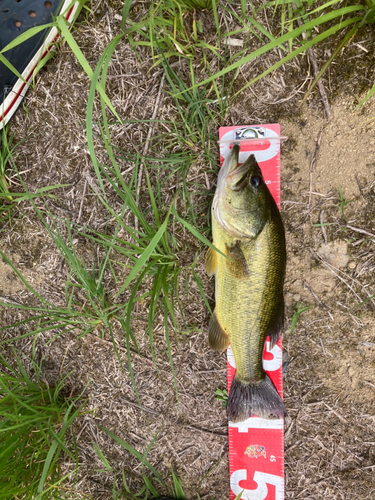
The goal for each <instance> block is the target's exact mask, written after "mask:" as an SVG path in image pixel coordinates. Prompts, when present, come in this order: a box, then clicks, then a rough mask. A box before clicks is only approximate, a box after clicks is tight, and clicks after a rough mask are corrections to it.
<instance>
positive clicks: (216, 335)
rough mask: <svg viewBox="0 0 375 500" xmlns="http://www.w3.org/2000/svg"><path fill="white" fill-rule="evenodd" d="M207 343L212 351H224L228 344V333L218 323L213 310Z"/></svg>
mask: <svg viewBox="0 0 375 500" xmlns="http://www.w3.org/2000/svg"><path fill="white" fill-rule="evenodd" d="M208 343H209V344H210V347H211V349H213V350H214V351H225V349H226V348H227V347H228V344H229V338H228V335H227V333H226V332H225V331H224V329H223V328H222V326H221V325H220V323H219V321H218V319H217V317H216V314H215V312H214V314H213V316H212V318H211V322H210V326H209V327H208Z"/></svg>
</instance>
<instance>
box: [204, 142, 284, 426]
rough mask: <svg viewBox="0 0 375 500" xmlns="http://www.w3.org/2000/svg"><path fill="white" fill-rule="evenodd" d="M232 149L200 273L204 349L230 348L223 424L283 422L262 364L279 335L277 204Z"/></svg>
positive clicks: (249, 163) (254, 167)
mask: <svg viewBox="0 0 375 500" xmlns="http://www.w3.org/2000/svg"><path fill="white" fill-rule="evenodd" d="M239 151H240V147H239V146H238V145H234V146H233V148H232V150H231V152H230V154H229V155H228V157H227V158H226V160H225V162H224V164H223V166H222V168H221V170H220V172H219V177H218V182H217V188H216V192H215V197H214V201H213V204H212V235H213V245H214V246H215V247H216V248H217V249H218V250H220V251H221V252H222V254H224V255H225V256H224V255H221V254H220V253H219V252H217V251H216V250H213V249H211V248H210V249H209V250H208V252H207V254H206V262H205V265H206V271H207V273H208V274H209V275H212V274H214V275H215V301H216V306H215V311H214V314H213V317H212V319H211V323H210V326H209V333H208V340H209V344H210V347H211V348H212V349H214V350H217V351H223V350H225V349H226V348H227V347H228V344H229V342H230V344H231V346H232V349H233V354H234V359H235V361H236V366H237V372H236V375H235V377H234V379H233V382H232V386H231V389H230V393H229V397H228V405H227V408H228V419H229V420H230V421H232V422H242V421H243V420H246V419H247V418H249V417H251V416H254V415H256V416H258V417H263V418H267V419H274V418H280V417H282V416H284V415H285V413H286V412H285V407H284V404H283V402H282V400H281V398H280V396H279V393H278V392H277V390H276V388H275V386H274V385H273V383H272V381H271V380H270V378H269V377H268V376H267V375H266V373H265V371H264V369H263V365H262V357H263V350H264V343H265V340H266V337H267V336H268V335H269V337H270V341H271V344H275V343H276V342H277V341H278V339H279V337H280V335H281V333H282V329H283V323H284V298H283V285H284V275H285V263H286V253H285V233H284V227H283V223H282V220H281V216H280V212H279V210H278V208H277V205H276V203H275V201H274V199H273V197H272V195H271V193H270V191H269V189H268V187H267V185H266V184H265V182H264V179H263V176H262V172H261V170H260V168H259V166H258V164H257V162H256V160H255V156H254V155H251V156H250V157H249V158H248V159H247V160H246V161H245V163H243V164H242V165H240V166H239V165H238V156H239Z"/></svg>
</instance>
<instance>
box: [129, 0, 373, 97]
mask: <svg viewBox="0 0 375 500" xmlns="http://www.w3.org/2000/svg"><path fill="white" fill-rule="evenodd" d="M178 3H179V5H177V4H178ZM181 3H182V2H177V0H159V1H157V2H153V3H152V6H151V9H150V12H149V13H147V14H146V15H145V16H144V17H143V18H142V19H141V20H140V21H138V22H134V21H132V20H130V19H129V18H127V21H128V22H129V23H130V24H131V26H130V27H129V28H127V29H126V30H125V34H126V35H127V37H128V39H129V42H130V44H131V46H132V47H133V48H134V49H135V50H137V47H139V46H146V47H149V48H150V51H151V54H152V55H153V57H154V60H155V63H156V64H160V62H161V61H162V60H163V59H167V60H168V59H169V58H171V57H173V56H179V57H185V58H190V59H191V60H194V61H195V62H200V61H203V63H204V64H203V67H204V68H207V69H208V71H209V72H210V61H211V60H212V58H213V59H215V58H218V59H219V60H221V61H223V60H225V58H223V57H222V54H221V52H220V45H221V39H222V37H223V35H222V33H221V30H220V26H219V21H218V9H217V6H216V2H213V5H212V9H213V16H214V19H215V25H216V32H217V44H216V45H215V46H212V45H209V44H207V43H206V42H205V41H204V30H203V28H202V26H201V24H200V21H199V19H198V20H196V19H195V18H194V21H193V24H192V26H191V27H189V28H188V27H187V23H186V22H185V19H184V8H185V7H181V5H180V4H181ZM237 7H238V2H231V3H226V4H225V5H223V6H222V7H221V9H222V10H223V11H224V12H227V14H228V15H230V16H231V17H232V18H234V19H236V20H237V22H238V26H239V27H238V28H237V29H235V30H234V31H232V32H229V33H226V34H225V36H227V37H228V36H238V35H241V36H242V37H245V40H244V47H245V48H244V49H242V50H240V51H238V52H237V53H235V54H234V55H233V56H232V57H231V58H230V59H229V60H228V61H225V64H224V67H222V69H221V70H220V71H216V72H211V74H210V76H208V77H207V78H204V79H203V80H202V81H199V82H193V83H192V84H191V86H190V87H189V90H191V89H192V88H197V87H199V86H206V87H207V85H209V84H213V83H214V82H217V80H218V79H219V78H222V77H223V76H225V75H227V74H228V73H231V72H233V71H234V72H236V71H238V70H239V69H240V68H241V67H242V66H243V65H244V64H247V63H249V62H250V61H253V60H255V59H257V58H261V57H262V56H264V55H265V54H267V53H268V52H272V51H274V49H276V48H278V49H281V51H282V53H283V57H282V58H281V59H280V60H279V61H278V62H276V63H275V64H273V65H271V66H270V67H268V68H267V69H266V70H265V71H263V72H262V73H260V74H258V75H255V76H254V77H253V78H251V79H250V80H249V81H247V83H246V84H245V85H243V86H242V87H241V88H240V89H239V90H237V91H236V93H235V94H234V95H232V96H231V98H232V99H233V98H234V97H236V96H238V95H240V94H241V93H242V92H243V91H244V90H245V89H246V88H247V87H249V86H250V85H252V84H254V83H255V82H257V81H258V80H260V79H261V78H264V77H265V76H267V75H268V74H270V73H272V72H273V71H275V70H277V69H278V68H279V67H281V66H282V65H283V64H285V63H287V62H289V61H291V60H292V59H293V58H295V57H297V56H299V55H304V54H305V53H306V51H307V49H308V48H310V47H314V46H315V45H319V44H322V42H324V41H325V40H328V39H331V40H334V43H336V45H334V46H333V50H332V55H331V56H330V57H329V58H328V59H327V60H326V61H325V62H324V64H323V65H322V67H321V70H320V72H319V75H318V76H317V77H316V79H315V80H314V82H313V83H312V85H311V86H310V89H309V91H308V92H307V93H306V95H305V99H306V98H307V96H308V94H309V93H310V92H311V90H312V89H313V88H314V86H315V85H316V83H317V81H318V79H319V78H320V77H321V76H322V75H323V74H324V73H325V71H326V70H327V69H328V67H329V66H330V64H331V63H332V61H333V60H334V59H335V57H336V56H337V55H338V54H339V53H340V51H341V50H342V48H343V47H345V45H347V44H348V43H349V42H350V41H351V40H352V39H353V38H354V37H355V36H356V34H357V33H358V32H360V29H361V28H362V27H363V26H364V25H366V24H372V23H373V22H374V21H375V1H374V0H366V2H365V4H362V3H359V2H357V1H353V2H346V3H344V4H343V3H342V2H341V1H339V0H330V1H327V2H323V3H322V2H320V1H319V2H318V1H317V0H309V1H307V0H298V1H296V2H293V1H291V0H272V1H270V2H267V3H265V4H261V5H259V6H255V5H251V6H249V7H248V6H247V4H246V2H245V1H241V2H240V8H241V14H238V13H237V10H238V9H237ZM247 11H249V12H247ZM263 11H266V12H267V14H268V16H270V17H272V18H275V17H277V18H278V19H280V21H279V26H280V29H279V31H278V32H277V33H272V32H271V31H270V29H269V27H268V25H265V24H262V13H263ZM123 26H125V22H124V24H123ZM249 37H253V38H255V39H258V40H259V42H260V43H259V45H258V48H256V49H255V50H253V51H249V50H248V49H247V48H246V47H247V46H248V41H249V40H250V38H249ZM336 40H338V41H336ZM179 92H180V93H183V92H187V89H185V90H180V91H179ZM374 92H375V84H374V86H373V87H372V88H371V90H370V91H369V92H368V94H367V95H366V96H365V98H364V99H363V100H362V101H361V102H360V104H359V105H361V104H363V103H364V102H366V100H367V99H368V98H369V97H370V96H371V95H372V94H373V93H374Z"/></svg>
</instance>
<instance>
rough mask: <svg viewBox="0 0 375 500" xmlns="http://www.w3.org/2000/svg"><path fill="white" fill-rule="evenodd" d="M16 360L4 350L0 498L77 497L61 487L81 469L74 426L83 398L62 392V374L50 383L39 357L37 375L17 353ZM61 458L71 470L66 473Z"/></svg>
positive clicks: (0, 362) (0, 395)
mask: <svg viewBox="0 0 375 500" xmlns="http://www.w3.org/2000/svg"><path fill="white" fill-rule="evenodd" d="M14 361H15V362H14V363H12V364H10V363H9V362H8V361H7V360H6V359H5V358H4V356H3V355H2V354H0V498H1V499H7V500H8V499H9V500H10V499H14V498H23V499H30V500H31V499H33V500H38V499H42V498H43V499H48V498H51V499H52V498H75V496H74V493H73V494H72V493H71V492H70V491H69V488H65V486H64V488H63V489H62V490H61V489H60V487H61V485H62V484H64V481H65V480H66V479H67V478H68V477H69V476H72V475H74V474H75V473H76V471H77V468H78V455H77V448H76V444H75V441H74V435H73V433H72V425H73V422H74V421H75V419H76V418H78V417H79V415H80V414H81V413H82V405H81V406H79V403H78V400H79V398H78V397H75V398H69V397H64V396H63V394H62V393H63V389H64V379H63V378H62V379H61V380H59V382H58V383H57V385H56V386H55V387H50V386H49V385H48V384H47V382H45V381H44V378H43V373H42V370H41V367H40V365H38V364H37V363H35V361H32V366H33V370H34V376H33V379H31V378H30V376H29V375H28V374H27V372H26V370H25V368H24V366H23V363H22V361H21V360H20V358H19V357H18V356H17V355H16V354H14ZM62 459H64V462H65V464H67V463H70V464H72V468H73V471H72V472H70V473H68V474H65V475H62V472H61V469H60V466H61V460H62Z"/></svg>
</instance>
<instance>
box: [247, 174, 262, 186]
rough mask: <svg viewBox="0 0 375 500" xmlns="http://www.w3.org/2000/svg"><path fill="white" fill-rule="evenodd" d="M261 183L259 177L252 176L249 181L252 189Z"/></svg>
mask: <svg viewBox="0 0 375 500" xmlns="http://www.w3.org/2000/svg"><path fill="white" fill-rule="evenodd" d="M261 183H262V179H261V178H260V177H259V175H253V176H252V177H251V179H250V184H251V185H252V186H253V187H254V188H258V187H259V186H260V185H261Z"/></svg>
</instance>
